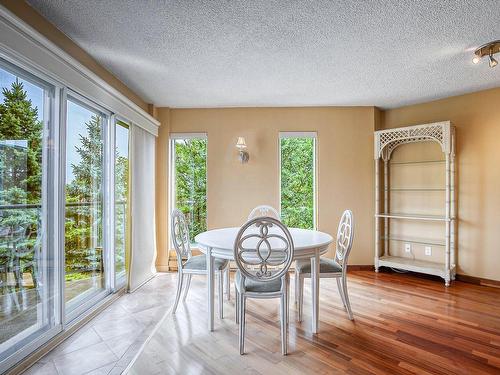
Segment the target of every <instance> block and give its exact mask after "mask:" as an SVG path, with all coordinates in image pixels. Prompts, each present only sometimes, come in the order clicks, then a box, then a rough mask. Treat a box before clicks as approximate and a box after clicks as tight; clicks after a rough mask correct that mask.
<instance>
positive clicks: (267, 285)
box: [234, 217, 294, 355]
mask: <svg viewBox="0 0 500 375" xmlns="http://www.w3.org/2000/svg"><path fill="white" fill-rule="evenodd" d="M293 251H294V246H293V240H292V236H291V235H290V232H289V231H288V229H287V227H286V226H285V225H283V224H282V223H281V222H280V221H279V220H277V219H275V218H272V217H257V218H255V219H252V220H249V221H247V222H246V223H245V224H244V225H243V226H242V227H241V228H240V230H239V232H238V235H237V236H236V239H235V241H234V259H235V262H236V266H237V267H238V271H237V272H236V278H235V290H236V323H238V324H239V347H240V354H244V352H245V310H246V300H247V298H266V299H267V298H280V321H281V353H282V354H283V355H286V354H287V351H288V301H289V291H288V285H289V276H288V270H289V268H290V265H291V264H292V260H293Z"/></svg>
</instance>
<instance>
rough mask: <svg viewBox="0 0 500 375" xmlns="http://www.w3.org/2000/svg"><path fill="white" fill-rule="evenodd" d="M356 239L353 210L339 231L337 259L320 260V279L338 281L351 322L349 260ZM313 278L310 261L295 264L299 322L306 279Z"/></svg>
mask: <svg viewBox="0 0 500 375" xmlns="http://www.w3.org/2000/svg"><path fill="white" fill-rule="evenodd" d="M353 238H354V218H353V215H352V211H351V210H345V211H344V213H343V214H342V217H341V219H340V223H339V226H338V230H337V241H336V249H335V258H334V259H328V258H326V257H321V258H320V263H319V277H320V278H335V279H337V287H338V289H339V294H340V298H341V299H342V303H343V304H344V307H345V309H346V310H347V315H348V317H349V320H353V319H354V318H353V315H352V310H351V303H350V302H349V295H348V293H347V259H348V258H349V253H350V252H351V248H352V241H353ZM310 277H311V262H310V261H309V260H308V259H303V260H297V261H296V263H295V302H296V303H297V304H298V310H299V311H298V313H299V322H300V321H302V311H303V304H304V278H310Z"/></svg>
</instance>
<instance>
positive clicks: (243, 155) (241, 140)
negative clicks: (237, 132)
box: [236, 137, 250, 164]
mask: <svg viewBox="0 0 500 375" xmlns="http://www.w3.org/2000/svg"><path fill="white" fill-rule="evenodd" d="M236 148H237V149H238V151H239V156H240V161H241V163H242V164H243V163H247V162H248V159H250V155H249V154H248V151H246V150H245V149H246V148H247V144H246V143H245V137H238V142H236Z"/></svg>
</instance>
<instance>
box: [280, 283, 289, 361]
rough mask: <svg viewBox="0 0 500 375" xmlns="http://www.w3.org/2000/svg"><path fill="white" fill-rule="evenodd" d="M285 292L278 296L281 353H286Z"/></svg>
mask: <svg viewBox="0 0 500 375" xmlns="http://www.w3.org/2000/svg"><path fill="white" fill-rule="evenodd" d="M285 306H286V292H285V293H283V295H282V296H281V298H280V328H281V354H283V355H286V349H287V348H286V312H285Z"/></svg>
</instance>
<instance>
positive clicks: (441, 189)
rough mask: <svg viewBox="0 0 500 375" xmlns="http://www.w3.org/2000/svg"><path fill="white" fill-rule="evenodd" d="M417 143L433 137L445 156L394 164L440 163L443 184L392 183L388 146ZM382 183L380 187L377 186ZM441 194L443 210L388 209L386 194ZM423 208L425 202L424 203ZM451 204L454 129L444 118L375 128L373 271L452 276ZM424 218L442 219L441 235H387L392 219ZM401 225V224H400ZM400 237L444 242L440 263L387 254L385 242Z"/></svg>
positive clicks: (391, 148)
mask: <svg viewBox="0 0 500 375" xmlns="http://www.w3.org/2000/svg"><path fill="white" fill-rule="evenodd" d="M416 142H437V143H438V144H439V145H440V146H441V150H442V152H443V154H444V159H439V160H412V161H396V162H394V163H393V164H394V165H403V164H406V165H417V164H418V165H420V166H422V167H425V166H426V165H429V166H430V165H433V166H440V165H442V166H443V168H444V169H445V171H444V174H445V178H444V181H443V186H438V187H435V186H418V187H398V186H395V187H391V173H390V167H391V156H392V153H393V151H394V150H395V149H396V148H398V147H400V146H402V145H405V144H409V143H416ZM381 185H382V186H381ZM394 192H398V193H399V194H419V193H429V192H431V193H432V194H442V197H443V199H442V204H443V207H444V215H434V214H432V215H431V214H429V215H427V214H425V213H424V214H422V213H419V214H412V213H408V212H405V213H401V212H399V213H398V212H391V204H390V203H391V202H390V201H391V194H393V193H394ZM424 208H425V207H424ZM455 216H456V203H455V130H454V128H453V126H451V123H450V122H449V121H444V122H436V123H431V124H423V125H416V126H408V127H402V128H396V129H388V130H380V131H376V132H375V271H377V272H378V270H379V268H380V267H391V268H396V269H399V270H407V271H413V272H420V273H426V274H431V275H436V276H440V277H442V278H443V279H444V281H445V285H446V286H449V285H450V281H451V280H454V279H455V275H456V241H455V238H456V217H455ZM395 220H397V221H402V222H408V221H415V220H419V221H423V222H433V223H435V224H436V225H437V224H439V223H442V224H444V230H443V236H442V238H440V239H435V238H434V239H429V238H426V233H418V236H417V237H405V236H399V235H391V222H393V221H395ZM399 225H401V224H399ZM395 241H396V242H405V243H410V244H421V245H429V246H435V247H438V248H443V247H444V259H442V260H440V261H439V262H436V261H428V260H424V259H415V257H413V258H408V257H405V256H398V255H392V254H391V249H390V244H391V243H393V242H395Z"/></svg>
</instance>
